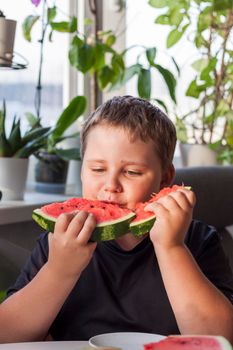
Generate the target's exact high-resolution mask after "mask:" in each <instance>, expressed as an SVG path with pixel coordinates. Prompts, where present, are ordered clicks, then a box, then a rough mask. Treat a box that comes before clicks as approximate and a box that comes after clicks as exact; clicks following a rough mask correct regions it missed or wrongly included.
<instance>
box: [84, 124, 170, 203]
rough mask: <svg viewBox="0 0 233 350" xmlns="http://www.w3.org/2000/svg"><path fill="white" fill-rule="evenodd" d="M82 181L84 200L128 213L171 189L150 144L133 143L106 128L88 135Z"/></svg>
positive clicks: (123, 133)
mask: <svg viewBox="0 0 233 350" xmlns="http://www.w3.org/2000/svg"><path fill="white" fill-rule="evenodd" d="M81 178H82V185H83V196H84V197H85V198H88V199H98V200H104V201H111V202H115V203H118V204H120V205H122V206H125V207H127V208H129V209H134V208H135V205H136V203H137V202H141V201H146V200H148V199H149V198H150V195H151V194H152V193H153V192H158V191H159V190H160V188H161V187H162V186H164V185H168V183H164V174H162V167H161V162H160V159H159V157H158V156H157V155H156V153H155V150H154V145H153V143H152V141H151V140H150V141H149V142H147V143H144V142H143V141H141V140H139V139H137V140H135V141H134V142H130V140H129V138H128V134H127V132H125V131H124V130H123V129H122V128H117V127H109V126H106V125H98V126H95V127H93V129H91V130H90V132H89V134H88V140H87V146H86V150H85V154H84V157H83V165H82V173H81Z"/></svg>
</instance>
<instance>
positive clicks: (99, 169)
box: [91, 168, 105, 173]
mask: <svg viewBox="0 0 233 350" xmlns="http://www.w3.org/2000/svg"><path fill="white" fill-rule="evenodd" d="M91 171H93V172H95V173H102V172H104V171H105V169H103V168H92V169H91Z"/></svg>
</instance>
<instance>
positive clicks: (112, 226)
mask: <svg viewBox="0 0 233 350" xmlns="http://www.w3.org/2000/svg"><path fill="white" fill-rule="evenodd" d="M81 210H85V211H87V212H89V213H92V214H93V215H94V216H95V219H96V222H97V226H96V228H95V230H94V231H93V234H92V237H91V240H92V241H106V240H111V239H116V238H117V237H120V236H121V235H123V234H125V233H126V232H128V231H129V223H130V221H131V220H132V219H133V218H134V217H135V213H134V212H132V211H131V210H129V209H127V208H121V207H120V206H119V205H117V204H113V203H107V202H101V201H98V200H87V199H85V198H71V199H68V200H66V201H65V202H60V203H52V204H48V205H45V206H43V207H41V208H40V209H35V210H34V211H33V213H32V218H33V219H34V220H35V221H36V222H37V223H38V224H39V225H40V226H41V227H43V228H44V229H45V230H47V231H50V232H53V231H54V226H55V222H56V220H57V218H58V216H59V215H60V214H62V213H75V212H78V211H81Z"/></svg>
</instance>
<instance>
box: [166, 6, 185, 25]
mask: <svg viewBox="0 0 233 350" xmlns="http://www.w3.org/2000/svg"><path fill="white" fill-rule="evenodd" d="M183 18H184V14H183V13H181V12H180V6H178V7H175V8H174V9H173V10H172V11H171V13H170V18H169V22H170V23H169V24H170V25H174V26H176V27H178V26H179V25H180V23H181V22H182V20H183Z"/></svg>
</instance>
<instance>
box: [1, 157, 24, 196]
mask: <svg viewBox="0 0 233 350" xmlns="http://www.w3.org/2000/svg"><path fill="white" fill-rule="evenodd" d="M0 169H1V171H0V190H1V191H2V200H22V199H23V198H24V192H25V187H26V180H27V171H28V159H26V158H13V157H12V158H6V157H0Z"/></svg>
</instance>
